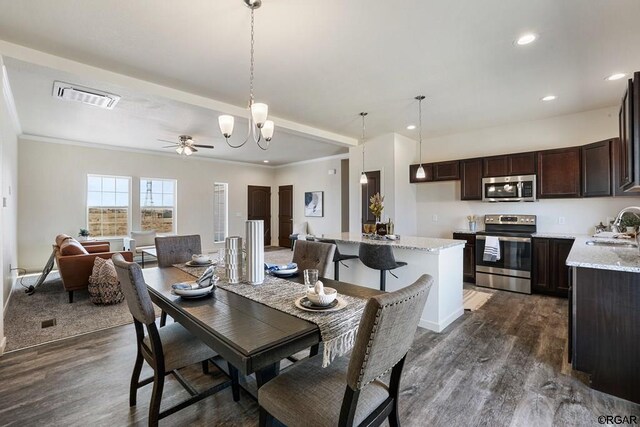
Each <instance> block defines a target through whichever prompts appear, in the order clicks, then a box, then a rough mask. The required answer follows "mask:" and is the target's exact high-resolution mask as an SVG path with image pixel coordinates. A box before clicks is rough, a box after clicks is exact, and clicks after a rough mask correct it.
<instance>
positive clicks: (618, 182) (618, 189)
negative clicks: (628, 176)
mask: <svg viewBox="0 0 640 427" xmlns="http://www.w3.org/2000/svg"><path fill="white" fill-rule="evenodd" d="M620 156H622V142H621V141H620V139H619V138H613V139H612V140H611V187H612V188H611V194H613V195H614V196H616V197H620V196H635V197H637V196H638V194H637V193H634V192H633V191H629V192H625V191H624V190H623V189H622V178H623V177H622V173H621V172H620V162H621V161H622V160H621V159H620Z"/></svg>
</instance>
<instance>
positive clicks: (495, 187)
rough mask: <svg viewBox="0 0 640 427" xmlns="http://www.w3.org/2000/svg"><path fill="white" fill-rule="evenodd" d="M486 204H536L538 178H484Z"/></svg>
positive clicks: (519, 176)
mask: <svg viewBox="0 0 640 427" xmlns="http://www.w3.org/2000/svg"><path fill="white" fill-rule="evenodd" d="M482 201H484V202H535V201H536V176H535V175H518V176H500V177H495V178H482Z"/></svg>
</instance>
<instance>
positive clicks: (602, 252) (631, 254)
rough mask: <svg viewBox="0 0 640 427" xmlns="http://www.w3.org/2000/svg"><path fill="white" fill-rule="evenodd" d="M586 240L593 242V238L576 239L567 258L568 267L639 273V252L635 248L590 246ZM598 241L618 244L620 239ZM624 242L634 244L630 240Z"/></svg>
mask: <svg viewBox="0 0 640 427" xmlns="http://www.w3.org/2000/svg"><path fill="white" fill-rule="evenodd" d="M588 240H593V237H577V238H576V240H575V242H574V243H573V246H572V247H571V252H569V256H568V257H567V265H568V266H570V267H584V268H595V269H599V270H616V271H628V272H631V273H640V252H638V249H637V248H623V247H619V248H617V247H612V246H590V245H587V244H586V242H587V241H588ZM598 241H612V242H620V239H602V238H601V239H598ZM625 241H629V242H630V243H635V242H634V241H633V240H632V239H629V240H627V239H625Z"/></svg>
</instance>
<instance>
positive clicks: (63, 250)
mask: <svg viewBox="0 0 640 427" xmlns="http://www.w3.org/2000/svg"><path fill="white" fill-rule="evenodd" d="M53 249H54V251H55V260H56V265H57V266H58V272H59V273H60V279H62V285H63V286H64V289H65V291H67V292H68V293H69V302H70V303H72V302H73V292H74V291H79V290H83V289H87V286H88V285H89V277H90V276H91V273H92V272H93V263H94V260H95V259H96V257H100V258H104V259H111V257H112V256H113V254H114V253H116V252H111V249H110V245H109V242H107V241H97V240H95V241H94V240H92V241H86V242H79V241H77V240H76V239H74V238H73V237H71V236H68V235H66V234H60V235H58V236H57V237H56V243H55V244H54V245H53ZM119 253H121V254H122V256H123V257H124V259H126V260H127V261H130V262H131V261H133V253H132V252H129V251H123V252H119Z"/></svg>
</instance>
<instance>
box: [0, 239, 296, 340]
mask: <svg viewBox="0 0 640 427" xmlns="http://www.w3.org/2000/svg"><path fill="white" fill-rule="evenodd" d="M292 257H293V252H291V250H290V249H286V248H277V249H275V248H274V249H270V250H265V261H266V262H270V263H274V264H286V263H289V262H291V259H292ZM38 277H39V274H33V275H28V276H24V277H23V278H22V283H23V285H24V286H26V287H28V286H30V285H35V283H36V281H37V280H38ZM11 292H12V293H11V297H10V300H9V307H8V308H7V312H6V314H5V318H4V332H5V336H6V337H7V346H6V348H5V351H6V352H9V351H15V350H20V349H23V348H27V347H32V346H35V345H40V344H44V343H47V342H51V341H57V340H60V339H65V338H70V337H74V336H77V335H83V334H87V333H90V332H96V331H99V330H102V329H108V328H113V327H115V326H122V325H126V324H128V323H132V322H133V319H132V317H131V314H130V313H129V309H128V307H127V304H126V303H125V302H122V303H120V304H116V305H109V306H100V305H95V304H93V303H91V302H90V301H89V294H88V293H87V292H86V291H78V292H75V293H74V295H73V299H74V302H73V304H69V300H68V294H67V292H66V291H65V290H64V288H63V287H62V281H61V280H60V276H59V275H58V272H57V271H52V272H51V273H50V274H49V276H48V277H47V280H46V281H45V282H44V283H43V284H42V285H40V286H39V287H38V288H37V289H36V292H35V293H34V294H33V295H27V294H25V293H24V288H23V287H22V286H20V284H16V286H15V287H14V289H13V290H12V291H11ZM159 315H160V310H159V309H158V308H157V307H156V316H159ZM53 319H55V324H54V325H53V326H47V327H43V322H45V326H46V324H47V322H48V323H52V320H53Z"/></svg>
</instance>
